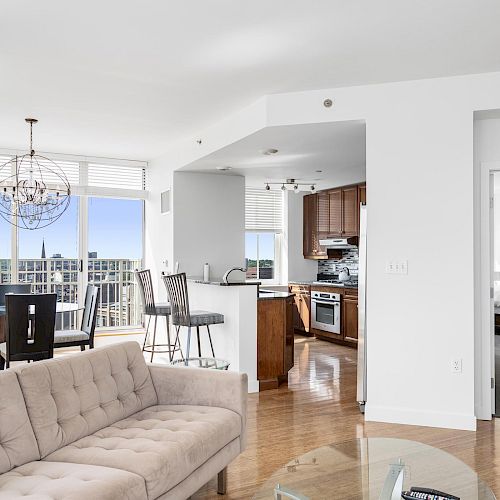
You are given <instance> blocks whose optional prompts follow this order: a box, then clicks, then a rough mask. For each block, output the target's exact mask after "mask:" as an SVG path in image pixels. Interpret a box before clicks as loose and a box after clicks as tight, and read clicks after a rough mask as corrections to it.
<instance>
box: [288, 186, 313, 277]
mask: <svg viewBox="0 0 500 500" xmlns="http://www.w3.org/2000/svg"><path fill="white" fill-rule="evenodd" d="M304 195H305V193H299V194H295V193H293V192H291V191H288V192H287V194H286V200H287V201H286V202H285V222H286V224H285V238H284V240H285V243H284V244H285V248H284V249H283V250H284V252H283V253H284V255H285V259H286V261H287V262H286V264H285V266H284V273H283V279H282V281H283V283H287V282H288V281H311V280H315V279H316V275H317V273H318V263H317V261H313V260H308V259H304V255H303V253H302V228H303V218H304V217H303V199H304Z"/></svg>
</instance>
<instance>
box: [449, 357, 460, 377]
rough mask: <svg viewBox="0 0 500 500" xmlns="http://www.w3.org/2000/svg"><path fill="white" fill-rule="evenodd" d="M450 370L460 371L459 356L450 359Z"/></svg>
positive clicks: (453, 371)
mask: <svg viewBox="0 0 500 500" xmlns="http://www.w3.org/2000/svg"><path fill="white" fill-rule="evenodd" d="M451 371H452V373H462V360H461V358H456V359H452V360H451Z"/></svg>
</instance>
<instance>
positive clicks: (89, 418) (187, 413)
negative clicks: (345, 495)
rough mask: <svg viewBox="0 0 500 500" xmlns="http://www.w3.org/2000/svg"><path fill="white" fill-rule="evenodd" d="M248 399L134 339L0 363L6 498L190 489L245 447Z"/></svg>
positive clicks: (234, 384)
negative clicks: (159, 357) (156, 359)
mask: <svg viewBox="0 0 500 500" xmlns="http://www.w3.org/2000/svg"><path fill="white" fill-rule="evenodd" d="M246 399H247V377H246V375H244V374H239V373H233V372H219V371H216V370H200V369H195V368H174V367H171V366H164V365H146V363H145V361H144V357H143V356H142V352H141V349H140V347H139V344H137V343H136V342H124V343H122V344H116V345H113V346H110V347H104V348H100V349H93V350H91V351H86V352H82V353H79V354H74V355H70V356H65V357H61V358H57V359H51V360H47V361H40V362H37V363H32V364H23V365H19V366H17V367H15V368H13V369H11V370H7V371H4V372H0V500H6V499H9V500H13V499H18V498H21V497H22V498H23V499H28V500H35V499H36V500H51V499H65V500H68V499H69V500H91V499H100V500H108V499H109V500H111V499H113V500H115V499H116V500H125V499H130V500H135V499H153V498H161V499H176V500H177V499H186V498H188V497H189V496H190V495H192V494H193V493H194V492H196V491H197V490H198V489H199V488H200V487H201V486H203V485H204V484H205V483H206V482H208V481H209V480H210V479H211V478H212V477H214V476H215V475H217V474H219V479H220V480H221V482H222V479H223V476H222V473H221V471H224V470H225V467H226V466H227V465H228V464H229V463H230V462H231V460H233V459H234V458H235V457H237V456H238V454H239V453H240V452H241V451H242V450H243V448H244V446H245V428H246ZM222 486H223V485H222V484H221V487H222Z"/></svg>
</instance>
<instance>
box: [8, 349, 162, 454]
mask: <svg viewBox="0 0 500 500" xmlns="http://www.w3.org/2000/svg"><path fill="white" fill-rule="evenodd" d="M14 370H15V371H16V372H17V375H18V378H19V384H20V385H21V389H22V391H23V395H24V399H25V402H26V407H27V409H28V415H29V418H30V421H31V425H32V426H33V430H34V431H35V436H36V439H37V442H38V447H39V449H40V454H41V456H42V458H43V457H44V456H46V455H48V454H49V453H52V452H53V451H55V450H57V449H58V448H61V447H63V446H65V445H67V444H70V443H72V442H73V441H76V440H77V439H80V438H82V437H84V436H88V435H89V434H92V433H93V432H95V431H97V430H99V429H102V428H103V427H106V426H108V425H110V424H113V423H115V422H116V421H118V420H121V419H123V418H126V417H128V416H129V415H132V414H134V413H136V412H137V411H139V410H142V409H144V408H147V407H149V406H151V405H154V404H156V403H157V397H156V392H155V389H154V387H153V383H152V381H151V376H150V375H149V370H148V368H147V366H146V363H145V361H144V357H143V355H142V352H141V348H140V346H139V344H138V343H137V342H124V343H122V344H115V345H112V346H109V347H103V348H100V349H93V350H91V351H85V352H82V353H79V354H71V355H69V356H65V357H61V358H57V359H51V360H47V361H40V362H37V363H34V364H29V365H28V364H26V365H22V366H19V367H16V368H14Z"/></svg>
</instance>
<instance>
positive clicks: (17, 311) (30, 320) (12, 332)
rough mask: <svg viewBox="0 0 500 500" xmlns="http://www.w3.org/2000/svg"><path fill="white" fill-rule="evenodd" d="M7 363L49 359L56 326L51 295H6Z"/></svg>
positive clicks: (54, 302) (53, 296)
mask: <svg viewBox="0 0 500 500" xmlns="http://www.w3.org/2000/svg"><path fill="white" fill-rule="evenodd" d="M5 301H6V304H5V305H6V323H7V325H6V326H7V332H6V333H7V334H6V341H7V345H6V353H7V361H20V360H27V359H31V360H37V359H46V358H51V357H52V356H53V353H54V329H55V323H56V302H57V295H56V294H55V293H47V294H35V295H32V294H13V295H6V297H5Z"/></svg>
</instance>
